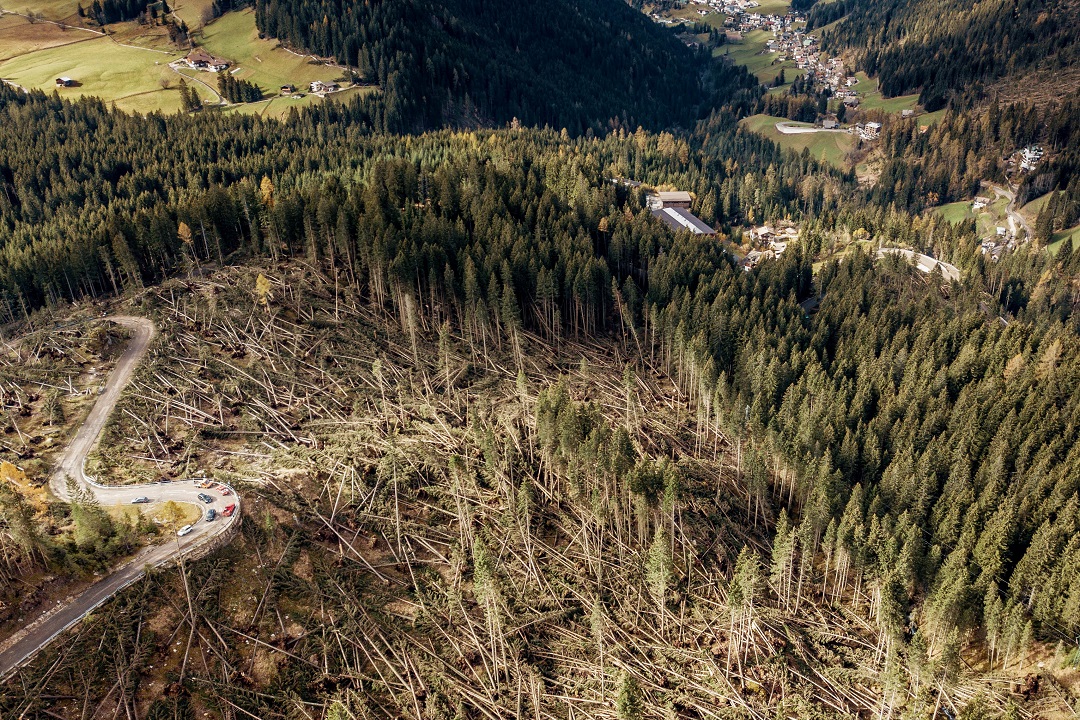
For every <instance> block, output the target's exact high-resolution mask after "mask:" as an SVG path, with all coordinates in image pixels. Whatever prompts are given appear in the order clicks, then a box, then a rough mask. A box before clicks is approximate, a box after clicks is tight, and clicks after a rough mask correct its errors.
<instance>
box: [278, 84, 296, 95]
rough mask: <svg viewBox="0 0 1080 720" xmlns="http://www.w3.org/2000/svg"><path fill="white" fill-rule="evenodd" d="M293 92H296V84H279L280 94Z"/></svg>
mask: <svg viewBox="0 0 1080 720" xmlns="http://www.w3.org/2000/svg"><path fill="white" fill-rule="evenodd" d="M294 92H296V86H294V85H282V86H281V94H282V95H292V94H293V93H294Z"/></svg>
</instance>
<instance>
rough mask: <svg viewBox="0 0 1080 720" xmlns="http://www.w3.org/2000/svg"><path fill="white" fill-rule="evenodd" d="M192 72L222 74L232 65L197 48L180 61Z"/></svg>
mask: <svg viewBox="0 0 1080 720" xmlns="http://www.w3.org/2000/svg"><path fill="white" fill-rule="evenodd" d="M180 62H181V63H183V64H184V65H187V66H188V67H189V68H191V69H192V70H206V71H208V72H221V71H222V70H226V69H228V67H229V65H230V63H229V61H228V60H223V59H222V58H219V57H214V56H213V55H211V54H210V53H208V52H206V51H205V50H203V49H202V48H195V49H194V50H192V51H191V52H189V53H188V54H187V57H185V58H184V59H183V60H181V61H180Z"/></svg>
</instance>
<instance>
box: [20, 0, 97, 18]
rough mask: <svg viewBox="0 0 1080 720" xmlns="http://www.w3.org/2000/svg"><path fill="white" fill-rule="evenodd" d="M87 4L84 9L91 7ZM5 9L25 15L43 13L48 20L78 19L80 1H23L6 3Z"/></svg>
mask: <svg viewBox="0 0 1080 720" xmlns="http://www.w3.org/2000/svg"><path fill="white" fill-rule="evenodd" d="M90 5H91V3H90V2H87V3H85V4H84V7H90ZM4 7H5V9H6V10H9V11H11V12H18V13H23V14H30V13H41V16H42V17H44V18H45V19H46V20H67V19H69V18H70V19H78V13H79V0H23V1H22V2H17V1H14V2H10V3H5V6H4Z"/></svg>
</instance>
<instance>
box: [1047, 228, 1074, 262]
mask: <svg viewBox="0 0 1080 720" xmlns="http://www.w3.org/2000/svg"><path fill="white" fill-rule="evenodd" d="M1066 241H1069V242H1071V243H1072V247H1073V250H1076V248H1077V247H1080V225H1077V226H1076V227H1073V228H1069V229H1068V230H1062V231H1061V232H1056V233H1054V236H1053V238H1052V239H1051V240H1050V244H1049V245H1047V246H1046V249H1047V250H1049V251H1050V254H1051V255H1057V253H1058V250H1060V249H1061V246H1062V245H1064V244H1065V242H1066Z"/></svg>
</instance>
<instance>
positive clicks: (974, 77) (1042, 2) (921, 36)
mask: <svg viewBox="0 0 1080 720" xmlns="http://www.w3.org/2000/svg"><path fill="white" fill-rule="evenodd" d="M840 17H843V18H844V20H843V22H841V23H840V24H838V25H836V26H833V27H831V28H830V29H829V30H827V31H826V32H825V35H824V39H823V43H824V44H825V46H826V47H829V48H833V49H835V50H843V49H847V50H850V51H852V52H853V53H854V55H855V56H856V57H857V58H858V62H859V64H860V67H862V68H863V69H865V70H866V71H867V73H869V74H871V75H875V76H877V77H878V78H879V81H880V83H881V89H882V91H883V92H884V93H885V95H886V96H894V95H903V94H906V93H913V92H918V93H920V97H919V102H920V103H921V104H922V105H923V106H925V107H926V109H927V110H936V109H938V108H940V107H942V106H944V104H945V103H946V102H947V101H948V100H949V98H950V96H952V95H971V94H975V95H977V94H978V93H979V92H980V91H981V89H982V88H983V87H984V86H986V85H989V84H990V83H992V82H994V81H995V80H997V79H998V78H1001V77H1004V76H1015V77H1016V78H1017V80H1019V79H1021V78H1023V77H1024V76H1025V75H1026V74H1028V73H1030V72H1031V71H1033V70H1035V69H1043V70H1049V71H1055V70H1057V71H1061V70H1065V69H1068V68H1075V66H1076V63H1077V61H1078V60H1080V37H1078V35H1077V32H1076V27H1077V22H1078V21H1080V5H1077V4H1076V3H1074V2H1054V1H1052V0H1019V1H1016V2H1014V1H1013V0H990V1H989V2H981V3H975V4H973V3H970V2H964V1H962V0H886V1H884V2H872V3H867V2H857V1H856V0H840V1H839V2H836V3H830V4H821V5H817V6H815V7H814V8H813V10H812V11H811V14H810V26H811V27H821V26H824V25H827V24H829V23H832V22H834V21H835V20H837V19H838V18H840ZM1061 89H1067V88H1061Z"/></svg>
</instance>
